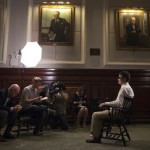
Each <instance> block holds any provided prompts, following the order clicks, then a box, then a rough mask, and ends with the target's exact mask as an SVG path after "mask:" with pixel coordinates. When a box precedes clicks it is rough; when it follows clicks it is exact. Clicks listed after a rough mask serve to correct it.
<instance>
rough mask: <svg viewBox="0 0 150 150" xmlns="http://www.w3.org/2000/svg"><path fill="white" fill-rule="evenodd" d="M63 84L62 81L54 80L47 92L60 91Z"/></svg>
mask: <svg viewBox="0 0 150 150" xmlns="http://www.w3.org/2000/svg"><path fill="white" fill-rule="evenodd" d="M64 87H65V86H64V84H63V83H60V82H54V83H52V84H51V85H50V87H49V93H50V94H55V93H58V92H60V91H61V90H63V89H64Z"/></svg>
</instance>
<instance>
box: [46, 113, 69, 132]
mask: <svg viewBox="0 0 150 150" xmlns="http://www.w3.org/2000/svg"><path fill="white" fill-rule="evenodd" d="M49 123H50V126H51V128H52V129H57V128H59V127H60V128H61V129H62V130H68V122H67V118H66V115H64V114H61V115H57V116H50V118H49Z"/></svg>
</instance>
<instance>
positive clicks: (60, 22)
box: [48, 11, 70, 42]
mask: <svg viewBox="0 0 150 150" xmlns="http://www.w3.org/2000/svg"><path fill="white" fill-rule="evenodd" d="M69 34H70V23H69V22H68V21H67V20H66V19H64V18H61V17H60V12H59V11H54V13H53V19H52V20H51V22H50V28H49V34H48V37H49V41H52V42H68V40H69V38H68V36H69Z"/></svg>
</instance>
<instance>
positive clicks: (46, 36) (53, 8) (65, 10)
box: [39, 5, 74, 45]
mask: <svg viewBox="0 0 150 150" xmlns="http://www.w3.org/2000/svg"><path fill="white" fill-rule="evenodd" d="M39 12H40V15H39V43H40V44H41V45H73V41H74V7H73V6H65V5H40V11H39Z"/></svg>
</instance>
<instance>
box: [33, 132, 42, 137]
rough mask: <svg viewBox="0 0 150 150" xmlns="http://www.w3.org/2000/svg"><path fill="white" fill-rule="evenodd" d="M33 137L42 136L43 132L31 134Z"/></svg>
mask: <svg viewBox="0 0 150 150" xmlns="http://www.w3.org/2000/svg"><path fill="white" fill-rule="evenodd" d="M33 135H35V136H42V135H43V132H33Z"/></svg>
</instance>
